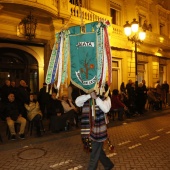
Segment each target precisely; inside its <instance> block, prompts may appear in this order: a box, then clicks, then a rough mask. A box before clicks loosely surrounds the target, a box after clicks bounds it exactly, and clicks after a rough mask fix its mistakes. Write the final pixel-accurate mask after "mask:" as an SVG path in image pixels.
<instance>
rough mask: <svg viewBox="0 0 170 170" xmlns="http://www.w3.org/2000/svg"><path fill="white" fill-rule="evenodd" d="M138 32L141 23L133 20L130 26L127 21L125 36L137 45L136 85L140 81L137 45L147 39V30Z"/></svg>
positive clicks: (143, 29)
mask: <svg viewBox="0 0 170 170" xmlns="http://www.w3.org/2000/svg"><path fill="white" fill-rule="evenodd" d="M138 30H139V22H138V21H136V19H133V21H132V22H131V24H129V21H126V24H125V25H124V32H125V35H126V36H127V37H128V40H129V41H132V43H135V76H136V77H135V79H136V83H137V81H138V58H137V45H138V44H140V43H142V41H143V40H144V39H145V37H146V32H145V31H146V30H145V28H142V31H140V32H139V31H138ZM130 36H131V37H130Z"/></svg>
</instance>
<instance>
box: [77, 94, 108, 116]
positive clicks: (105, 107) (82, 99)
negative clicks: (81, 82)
mask: <svg viewBox="0 0 170 170" xmlns="http://www.w3.org/2000/svg"><path fill="white" fill-rule="evenodd" d="M90 98H91V96H90V94H87V95H81V96H79V97H77V98H76V101H75V103H76V105H77V106H78V107H82V106H83V105H84V103H85V102H86V101H87V100H89V99H90ZM95 100H96V105H98V106H99V108H100V109H101V110H102V111H103V112H104V113H108V112H109V110H110V108H111V101H110V97H109V96H108V97H107V98H106V99H105V100H104V101H103V100H101V99H100V98H99V97H97V98H96V99H95Z"/></svg>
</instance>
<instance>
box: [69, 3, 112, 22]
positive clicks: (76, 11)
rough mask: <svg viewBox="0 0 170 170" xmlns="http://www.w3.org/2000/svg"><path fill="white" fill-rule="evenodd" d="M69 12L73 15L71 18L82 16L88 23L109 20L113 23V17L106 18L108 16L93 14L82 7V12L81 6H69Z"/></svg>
mask: <svg viewBox="0 0 170 170" xmlns="http://www.w3.org/2000/svg"><path fill="white" fill-rule="evenodd" d="M69 11H70V13H71V16H74V17H80V16H82V19H83V20H86V21H90V22H93V21H101V20H103V21H106V20H109V21H110V22H111V17H109V16H106V15H103V14H100V13H97V12H93V11H90V10H87V9H85V8H82V7H81V10H80V7H79V6H76V5H73V4H69Z"/></svg>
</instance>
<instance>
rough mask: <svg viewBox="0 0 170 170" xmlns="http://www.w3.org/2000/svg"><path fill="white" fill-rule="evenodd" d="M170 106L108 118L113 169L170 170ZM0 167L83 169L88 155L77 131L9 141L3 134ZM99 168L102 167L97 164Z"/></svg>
mask: <svg viewBox="0 0 170 170" xmlns="http://www.w3.org/2000/svg"><path fill="white" fill-rule="evenodd" d="M169 111H170V109H165V110H163V111H156V112H152V113H150V112H146V113H145V114H144V115H143V116H138V117H134V118H132V119H126V120H125V121H123V122H119V121H117V120H116V121H111V123H110V125H109V129H108V132H109V137H110V140H111V142H112V143H113V144H114V146H115V150H114V152H113V153H109V151H108V145H107V144H105V146H104V148H105V151H106V153H107V155H108V156H109V157H110V158H111V160H112V161H113V162H114V163H115V168H114V170H170V144H169V143H170V114H169ZM2 137H3V139H4V143H3V144H2V143H1V144H0V151H1V152H0V170H9V169H10V170H79V169H80V170H86V169H87V165H88V160H89V154H87V153H85V152H84V151H83V148H82V143H81V138H80V130H79V129H77V130H73V131H69V132H62V133H59V134H51V133H50V132H48V131H47V132H46V133H45V134H44V136H43V137H41V138H36V137H35V136H32V137H30V136H29V134H27V138H26V139H25V140H20V139H17V141H8V140H7V139H6V138H7V137H6V136H5V135H4V134H3V135H2ZM98 170H104V168H103V167H102V165H101V164H100V163H99V166H98Z"/></svg>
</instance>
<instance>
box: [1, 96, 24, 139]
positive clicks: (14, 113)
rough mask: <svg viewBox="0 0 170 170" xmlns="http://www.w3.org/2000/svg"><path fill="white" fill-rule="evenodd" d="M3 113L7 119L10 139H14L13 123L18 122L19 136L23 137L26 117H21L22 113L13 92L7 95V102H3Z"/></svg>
mask: <svg viewBox="0 0 170 170" xmlns="http://www.w3.org/2000/svg"><path fill="white" fill-rule="evenodd" d="M3 113H4V115H5V119H6V121H7V124H8V127H9V130H10V133H11V140H15V139H16V131H15V127H14V123H15V122H16V123H20V124H21V126H20V131H19V137H20V138H21V139H25V135H24V131H25V126H26V119H25V118H23V117H22V113H20V112H19V109H18V104H17V102H16V101H15V96H14V94H13V93H10V94H9V95H8V102H6V103H5V104H4V107H3Z"/></svg>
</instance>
